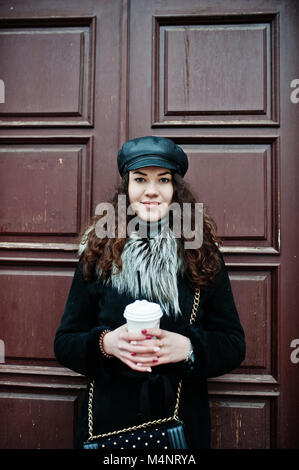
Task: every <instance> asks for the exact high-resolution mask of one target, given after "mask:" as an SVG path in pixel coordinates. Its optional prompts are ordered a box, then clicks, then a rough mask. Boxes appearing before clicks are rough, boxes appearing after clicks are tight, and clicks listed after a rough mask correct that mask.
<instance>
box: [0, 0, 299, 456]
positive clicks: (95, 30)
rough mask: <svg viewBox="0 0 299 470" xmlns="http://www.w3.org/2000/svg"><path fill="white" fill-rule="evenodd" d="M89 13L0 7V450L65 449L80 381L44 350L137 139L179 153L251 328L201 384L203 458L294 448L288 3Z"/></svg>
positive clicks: (292, 25)
mask: <svg viewBox="0 0 299 470" xmlns="http://www.w3.org/2000/svg"><path fill="white" fill-rule="evenodd" d="M82 3H83V2H79V1H65V2H63V6H62V4H61V2H58V1H54V2H53V1H50V0H41V1H39V2H37V1H36V0H30V1H28V2H26V4H25V5H26V6H25V5H23V4H22V7H20V8H18V9H14V7H13V6H10V3H9V2H2V4H1V6H0V12H1V23H0V27H1V30H0V61H1V62H0V63H1V64H3V65H2V66H1V67H0V74H1V76H0V79H1V80H2V81H3V84H4V85H5V100H4V103H0V126H1V129H0V148H1V152H0V164H1V185H0V188H1V189H0V194H1V211H0V217H1V240H0V241H1V245H0V247H1V271H0V272H1V281H2V286H3V287H2V289H1V313H0V315H1V319H0V320H1V330H0V339H2V343H1V344H3V345H4V346H5V362H4V363H3V364H2V365H1V367H0V372H1V374H0V407H1V408H0V413H1V422H3V423H4V425H3V426H1V427H0V447H2V448H9V447H17V448H36V447H41V448H46V447H50V448H59V447H67V448H71V447H72V442H73V432H74V427H75V422H76V416H77V411H78V405H79V401H80V396H81V392H82V391H83V389H84V386H85V379H84V378H83V377H80V376H79V375H77V374H74V373H73V372H71V371H68V370H66V369H63V368H61V367H60V366H59V364H57V363H56V362H55V359H54V356H53V350H52V343H53V335H54V332H55V329H56V327H57V325H58V323H59V319H60V317H61V314H62V311H63V308H64V303H65V299H66V296H67V293H68V289H69V285H70V282H71V277H72V274H73V270H74V266H75V262H76V258H75V248H76V235H77V234H78V232H79V230H80V227H81V226H82V225H83V224H84V223H85V221H86V220H87V219H88V217H89V216H90V215H91V214H93V213H94V209H95V206H96V205H97V203H98V202H100V201H104V200H106V197H107V195H108V194H109V189H110V187H111V186H112V185H114V183H115V182H116V181H117V178H118V176H117V173H116V154H117V150H118V148H119V145H120V144H121V143H122V142H124V141H125V140H126V139H128V138H134V137H138V136H142V135H162V136H165V137H170V138H172V139H174V140H175V141H176V142H177V143H179V144H180V145H181V146H182V147H183V148H184V149H185V151H186V152H187V153H188V156H189V161H190V170H189V172H188V173H187V179H188V181H189V182H190V183H191V184H192V186H193V187H195V188H196V191H197V196H198V199H199V201H200V202H203V203H204V205H205V206H206V207H207V208H208V209H209V211H210V213H211V215H212V216H213V217H214V218H215V220H216V222H217V224H218V227H219V233H220V235H221V236H222V238H223V241H224V247H223V252H224V255H225V260H226V263H227V266H228V269H229V274H230V278H231V282H232V286H233V291H234V295H235V299H236V303H237V306H238V310H239V314H240V317H241V320H242V323H243V325H244V329H245V334H246V340H247V356H246V360H245V361H244V363H243V364H242V365H241V366H240V368H238V369H237V370H235V371H232V373H230V374H227V375H225V376H223V377H218V378H215V379H211V380H210V381H209V390H210V404H211V413H212V423H213V434H212V447H213V448H245V449H252V448H254V449H257V448H263V449H265V448H275V447H278V448H292V447H298V444H299V441H298V437H297V429H296V426H297V422H298V418H299V414H298V413H299V412H298V398H297V390H298V386H299V364H298V362H299V361H298V356H299V355H298V350H296V347H297V348H298V344H299V339H298V338H299V320H298V315H297V304H298V288H297V285H298V256H299V253H298V248H297V240H298V236H299V227H298V222H297V217H296V215H297V209H298V189H297V188H298V185H297V180H296V178H298V158H297V152H296V150H297V145H298V143H297V141H298V136H297V135H298V131H297V129H298V125H299V103H298V101H299V99H298V95H299V92H298V91H297V88H299V87H298V83H299V81H298V80H299V57H298V54H297V52H296V45H297V44H298V40H299V37H298V35H299V33H298V20H299V10H298V5H297V3H298V2H296V0H251V2H248V1H246V0H238V1H233V0H228V1H226V2H222V1H220V0H185V1H184V2H182V1H181V0H163V2H161V1H159V0H131V1H127V0H123V1H120V0H119V1H116V0H109V1H108V0H107V1H102V0H99V1H96V0H89V1H85V2H84V3H83V5H84V7H83V6H82ZM296 87H297V88H296ZM0 101H1V100H0Z"/></svg>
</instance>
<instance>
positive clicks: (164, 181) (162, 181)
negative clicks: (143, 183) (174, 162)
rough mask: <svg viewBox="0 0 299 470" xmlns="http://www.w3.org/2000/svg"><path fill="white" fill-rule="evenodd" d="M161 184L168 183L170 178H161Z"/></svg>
mask: <svg viewBox="0 0 299 470" xmlns="http://www.w3.org/2000/svg"><path fill="white" fill-rule="evenodd" d="M160 181H161V183H168V182H169V181H170V179H169V178H161V179H160Z"/></svg>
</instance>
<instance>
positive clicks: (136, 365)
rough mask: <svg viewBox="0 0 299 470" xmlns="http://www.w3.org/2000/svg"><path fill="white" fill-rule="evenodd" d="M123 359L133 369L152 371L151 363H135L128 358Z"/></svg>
mask: <svg viewBox="0 0 299 470" xmlns="http://www.w3.org/2000/svg"><path fill="white" fill-rule="evenodd" d="M121 360H122V362H124V363H125V364H126V365H127V366H129V367H130V368H131V369H133V370H137V371H138V372H151V371H152V369H151V366H150V365H149V364H142V363H141V362H138V363H135V362H133V361H131V360H130V359H127V358H122V359H121Z"/></svg>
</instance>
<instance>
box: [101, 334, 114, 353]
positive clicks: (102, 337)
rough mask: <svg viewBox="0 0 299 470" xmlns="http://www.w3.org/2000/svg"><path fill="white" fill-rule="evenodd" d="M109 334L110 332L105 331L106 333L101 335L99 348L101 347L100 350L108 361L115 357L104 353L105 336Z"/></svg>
mask: <svg viewBox="0 0 299 470" xmlns="http://www.w3.org/2000/svg"><path fill="white" fill-rule="evenodd" d="M107 333H110V330H104V331H103V332H102V333H101V335H100V338H99V346H100V350H101V353H102V354H103V356H104V357H106V358H107V359H111V358H112V357H113V356H112V355H111V354H107V353H106V352H105V351H104V348H103V340H104V336H105V335H106V334H107Z"/></svg>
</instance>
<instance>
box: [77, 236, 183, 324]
mask: <svg viewBox="0 0 299 470" xmlns="http://www.w3.org/2000/svg"><path fill="white" fill-rule="evenodd" d="M81 252H82V250H81ZM121 258H122V270H121V272H120V273H118V274H117V271H118V268H117V267H116V266H113V268H112V273H111V276H110V278H109V279H108V280H107V281H105V283H106V284H109V285H111V286H112V287H113V288H115V289H116V290H117V291H118V292H119V293H125V294H128V295H130V296H132V297H133V298H139V288H138V278H137V271H139V272H140V277H141V295H142V297H144V298H146V299H147V300H149V301H152V302H156V303H159V304H160V306H161V308H162V311H163V312H164V313H165V314H166V315H174V316H177V315H179V314H181V310H180V307H179V295H178V287H177V275H178V274H179V272H181V271H182V261H181V259H180V257H179V256H178V253H177V240H176V238H175V237H174V235H173V232H172V231H171V229H169V228H168V227H162V229H161V231H160V233H157V234H156V235H155V236H154V237H153V238H141V237H140V235H138V233H136V232H132V233H131V234H130V238H129V239H128V240H127V242H126V244H125V247H124V250H123V252H122V255H121ZM100 274H101V272H100V271H99V276H100Z"/></svg>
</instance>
